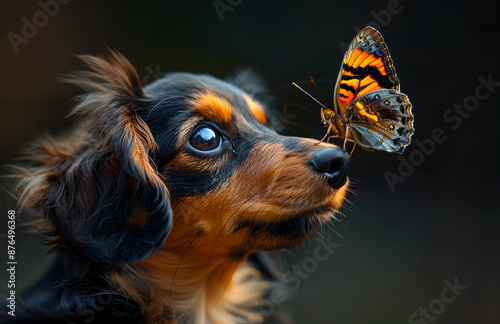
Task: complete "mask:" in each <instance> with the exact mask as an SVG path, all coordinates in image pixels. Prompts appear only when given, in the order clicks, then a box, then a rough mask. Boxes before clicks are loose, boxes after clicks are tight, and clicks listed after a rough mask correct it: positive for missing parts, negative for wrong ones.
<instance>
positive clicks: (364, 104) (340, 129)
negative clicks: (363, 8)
mask: <svg viewBox="0 0 500 324" xmlns="http://www.w3.org/2000/svg"><path fill="white" fill-rule="evenodd" d="M333 99H334V100H333V101H334V109H333V110H331V109H327V108H325V107H324V108H323V109H322V113H321V117H322V119H323V122H324V123H325V124H327V125H329V131H330V130H331V131H332V132H333V133H334V134H335V135H336V137H341V138H344V144H345V142H346V141H352V142H354V143H355V144H357V145H359V146H360V147H361V148H362V149H364V150H366V151H373V150H382V151H387V152H397V153H402V152H403V151H404V149H405V148H406V146H408V145H409V144H410V142H411V136H412V134H413V132H414V128H413V115H412V113H411V107H412V106H411V104H410V102H409V100H408V97H407V96H406V95H405V94H403V93H401V92H400V91H399V80H398V78H397V76H396V72H395V70H394V67H393V63H392V59H391V56H390V54H389V50H388V49H387V46H386V45H385V43H384V40H383V38H382V36H381V35H380V33H379V32H378V31H377V30H375V29H374V28H372V27H366V28H364V29H363V30H361V31H360V32H359V33H358V35H356V37H355V38H354V39H353V40H352V42H351V44H350V45H349V47H348V49H347V51H346V53H345V55H344V59H343V61H342V65H341V68H340V72H339V75H338V78H337V83H336V85H335V93H334V98H333ZM327 135H328V134H327ZM327 135H325V137H326V136H327ZM330 137H331V136H330ZM330 137H329V138H330Z"/></svg>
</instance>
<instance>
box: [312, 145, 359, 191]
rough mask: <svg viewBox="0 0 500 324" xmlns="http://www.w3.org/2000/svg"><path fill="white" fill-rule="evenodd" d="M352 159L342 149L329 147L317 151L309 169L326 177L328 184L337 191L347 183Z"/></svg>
mask: <svg viewBox="0 0 500 324" xmlns="http://www.w3.org/2000/svg"><path fill="white" fill-rule="evenodd" d="M350 161H351V158H350V156H349V154H348V153H347V152H346V151H344V150H343V149H341V148H335V147H327V148H322V149H319V150H318V151H316V152H315V153H314V154H313V155H312V156H311V158H310V159H309V161H308V165H309V167H310V168H311V169H312V170H314V171H316V172H319V173H321V174H323V175H325V176H326V178H327V180H328V183H329V184H330V186H332V187H333V188H335V189H338V188H340V187H342V186H343V185H344V184H345V182H346V181H347V169H348V168H349V162H350Z"/></svg>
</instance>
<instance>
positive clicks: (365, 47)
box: [333, 27, 399, 117]
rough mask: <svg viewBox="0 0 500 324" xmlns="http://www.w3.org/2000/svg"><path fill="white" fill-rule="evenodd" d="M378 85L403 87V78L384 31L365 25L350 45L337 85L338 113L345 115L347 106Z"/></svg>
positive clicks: (380, 87)
mask: <svg viewBox="0 0 500 324" xmlns="http://www.w3.org/2000/svg"><path fill="white" fill-rule="evenodd" d="M378 89H392V90H396V91H398V90H399V80H398V78H397V77H396V72H395V71H394V67H393V64H392V59H391V56H390V54H389V50H388V49H387V46H386V45H385V43H384V40H383V38H382V35H380V33H379V32H378V31H377V30H376V29H374V28H372V27H365V28H363V29H362V30H361V31H360V32H359V33H358V34H357V35H356V37H355V38H354V39H353V40H352V42H351V44H349V47H348V48H347V51H346V53H345V55H344V59H343V61H342V66H341V67H340V72H339V76H338V78H337V84H336V85H335V93H334V98H333V99H334V100H333V101H334V104H335V113H336V115H337V116H339V117H344V114H345V108H346V106H347V105H348V104H349V103H350V102H351V101H353V100H354V99H355V98H357V97H359V96H362V95H363V94H366V93H369V92H371V91H374V90H378Z"/></svg>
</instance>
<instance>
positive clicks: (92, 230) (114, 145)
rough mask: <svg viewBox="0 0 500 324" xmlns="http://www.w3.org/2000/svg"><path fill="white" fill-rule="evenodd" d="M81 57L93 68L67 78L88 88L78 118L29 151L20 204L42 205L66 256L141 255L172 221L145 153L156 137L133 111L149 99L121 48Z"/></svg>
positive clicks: (110, 260)
mask: <svg viewBox="0 0 500 324" xmlns="http://www.w3.org/2000/svg"><path fill="white" fill-rule="evenodd" d="M80 58H81V59H82V60H83V62H84V63H85V64H86V65H87V66H88V67H89V68H90V71H85V72H80V73H79V74H78V75H75V76H70V77H66V78H65V81H67V82H69V83H72V84H75V85H77V86H80V87H82V88H84V89H86V90H89V91H90V92H89V93H88V94H86V95H84V96H81V98H80V102H79V104H78V105H77V106H76V107H75V108H74V110H73V111H72V115H74V116H75V117H77V118H78V119H79V124H78V126H77V127H76V128H75V129H74V131H73V132H72V133H71V134H69V135H68V136H65V137H64V138H63V139H60V140H51V139H44V140H41V141H39V142H38V144H37V145H36V146H35V147H34V148H33V149H32V150H30V152H29V153H28V158H29V160H31V161H33V163H35V165H34V166H31V167H28V168H26V170H25V172H24V176H23V177H22V178H21V181H20V183H19V186H18V190H19V192H20V203H21V205H22V206H23V207H24V208H27V209H31V208H34V209H37V210H39V211H42V212H43V214H44V215H45V216H46V217H47V219H48V220H49V222H50V223H51V225H52V229H51V231H52V233H51V234H52V236H53V239H52V243H54V244H55V245H56V248H58V249H66V250H69V252H70V256H77V257H83V258H84V259H85V260H90V261H91V262H92V263H95V264H99V265H104V266H108V267H110V266H114V265H119V264H123V263H127V262H136V261H140V260H143V259H144V258H146V257H147V256H148V255H150V254H151V253H153V252H154V251H156V250H158V249H160V248H161V247H162V246H163V244H164V242H165V239H166V238H167V236H168V234H169V232H170V229H171V227H172V210H171V208H170V200H169V194H168V191H167V188H166V187H165V184H164V183H163V181H162V180H161V179H160V177H161V176H160V175H159V173H158V172H157V170H156V169H155V166H154V164H153V163H152V161H151V160H150V154H151V153H154V151H155V150H156V143H155V141H154V138H153V136H152V134H151V132H150V130H149V128H148V126H147V125H146V123H145V122H144V121H143V120H142V119H141V118H140V117H139V115H138V111H140V110H141V107H146V105H147V101H148V99H147V97H146V95H145V94H144V92H143V89H142V87H141V84H140V81H139V78H138V75H137V73H136V71H135V69H134V68H133V67H132V65H131V64H130V62H129V61H128V60H127V59H126V58H124V57H123V56H122V55H121V54H118V53H115V52H111V51H110V53H109V54H108V56H107V57H106V58H98V57H93V56H81V57H80Z"/></svg>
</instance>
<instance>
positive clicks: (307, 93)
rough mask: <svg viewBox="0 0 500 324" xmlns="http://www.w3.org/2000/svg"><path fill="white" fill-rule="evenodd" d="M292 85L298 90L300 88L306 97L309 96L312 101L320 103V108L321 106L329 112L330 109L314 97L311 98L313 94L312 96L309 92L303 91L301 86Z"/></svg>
mask: <svg viewBox="0 0 500 324" xmlns="http://www.w3.org/2000/svg"><path fill="white" fill-rule="evenodd" d="M292 84H293V85H294V86H295V87H296V88H298V89H299V90H300V91H302V92H303V93H305V94H306V95H308V96H309V97H310V98H311V99H312V100H314V101H316V102H317V103H318V105H320V106H321V108H322V109H327V110H328V108H326V106H325V105H323V104H322V103H321V102H319V101H318V100H317V99H316V98H314V97H313V96H311V94H310V93H309V92H307V91H305V90H304V89H302V88H301V87H299V86H298V85H297V83H295V82H292Z"/></svg>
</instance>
